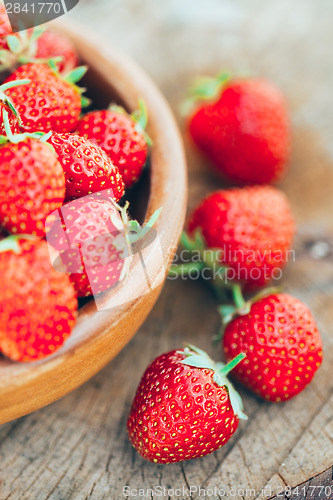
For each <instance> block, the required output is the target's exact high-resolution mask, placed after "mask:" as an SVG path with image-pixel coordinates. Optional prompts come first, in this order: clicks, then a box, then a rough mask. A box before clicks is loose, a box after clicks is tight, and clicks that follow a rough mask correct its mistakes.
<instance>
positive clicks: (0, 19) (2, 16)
mask: <svg viewBox="0 0 333 500" xmlns="http://www.w3.org/2000/svg"><path fill="white" fill-rule="evenodd" d="M12 33H13V31H12V27H11V25H10V22H9V18H8V15H7V11H6V8H5V6H4V5H3V4H2V3H0V48H1V49H6V48H8V45H7V36H8V35H11V34H12Z"/></svg>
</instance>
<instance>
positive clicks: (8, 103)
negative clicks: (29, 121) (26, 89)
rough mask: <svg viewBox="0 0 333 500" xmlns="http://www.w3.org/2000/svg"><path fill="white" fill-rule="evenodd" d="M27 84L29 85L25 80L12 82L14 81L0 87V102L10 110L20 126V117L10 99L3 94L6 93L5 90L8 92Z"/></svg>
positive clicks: (28, 81)
mask: <svg viewBox="0 0 333 500" xmlns="http://www.w3.org/2000/svg"><path fill="white" fill-rule="evenodd" d="M29 83H30V80H28V79H26V80H14V81H11V82H8V83H3V84H2V85H0V101H2V102H3V104H5V105H6V106H8V108H9V109H10V110H11V112H12V113H13V114H14V116H15V117H16V118H17V120H18V122H19V124H20V125H22V120H21V117H20V115H19V113H18V112H17V110H16V108H15V106H14V104H13V101H12V100H11V98H10V97H8V95H6V94H5V92H6V90H9V89H11V88H13V87H18V86H19V85H27V84H29Z"/></svg>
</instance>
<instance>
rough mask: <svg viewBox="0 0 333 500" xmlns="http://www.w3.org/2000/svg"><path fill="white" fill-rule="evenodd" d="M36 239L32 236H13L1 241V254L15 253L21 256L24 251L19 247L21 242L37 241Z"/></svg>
mask: <svg viewBox="0 0 333 500" xmlns="http://www.w3.org/2000/svg"><path fill="white" fill-rule="evenodd" d="M35 239H36V238H35V237H34V236H32V235H31V234H11V235H10V236H7V238H4V239H3V240H1V241H0V253H3V252H10V251H11V252H14V253H16V254H20V253H21V252H22V249H21V247H20V245H19V242H20V240H35Z"/></svg>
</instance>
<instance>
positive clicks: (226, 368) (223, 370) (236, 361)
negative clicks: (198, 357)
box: [219, 352, 246, 377]
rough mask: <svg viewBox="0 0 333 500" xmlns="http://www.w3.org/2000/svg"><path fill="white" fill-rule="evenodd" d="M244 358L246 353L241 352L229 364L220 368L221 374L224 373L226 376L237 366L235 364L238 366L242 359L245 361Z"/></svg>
mask: <svg viewBox="0 0 333 500" xmlns="http://www.w3.org/2000/svg"><path fill="white" fill-rule="evenodd" d="M244 358H246V354H244V353H242V352H241V353H240V354H238V355H237V356H236V357H235V358H234V359H232V360H231V361H229V363H228V364H227V365H225V366H223V368H221V370H219V374H220V375H222V376H223V377H226V376H227V375H228V373H229V372H231V370H233V369H234V368H235V366H237V365H238V364H239V363H240V362H241V361H243V359H244Z"/></svg>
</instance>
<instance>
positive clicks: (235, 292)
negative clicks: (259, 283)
mask: <svg viewBox="0 0 333 500" xmlns="http://www.w3.org/2000/svg"><path fill="white" fill-rule="evenodd" d="M231 293H232V298H233V300H234V303H235V305H236V307H237V309H242V308H243V307H244V306H245V305H246V302H245V299H244V297H243V292H242V287H241V286H240V285H239V284H238V283H235V284H233V285H232V286H231Z"/></svg>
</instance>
